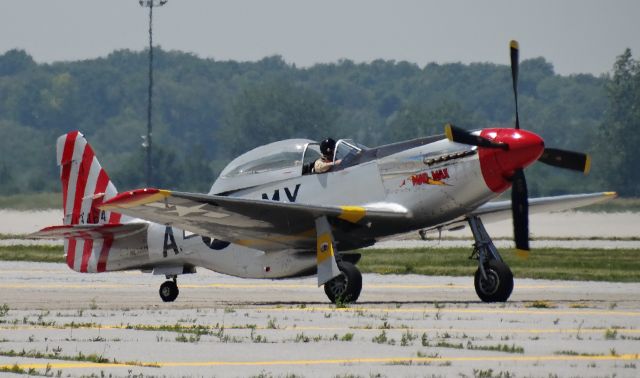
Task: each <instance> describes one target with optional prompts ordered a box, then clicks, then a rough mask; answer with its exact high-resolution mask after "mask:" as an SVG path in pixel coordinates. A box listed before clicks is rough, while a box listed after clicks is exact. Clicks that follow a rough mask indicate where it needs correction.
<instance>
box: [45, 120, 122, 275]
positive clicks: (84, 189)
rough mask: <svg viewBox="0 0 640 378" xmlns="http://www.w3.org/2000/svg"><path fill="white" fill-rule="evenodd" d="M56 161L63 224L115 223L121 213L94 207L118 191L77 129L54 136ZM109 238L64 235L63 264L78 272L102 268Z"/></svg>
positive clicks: (111, 239) (107, 252)
mask: <svg viewBox="0 0 640 378" xmlns="http://www.w3.org/2000/svg"><path fill="white" fill-rule="evenodd" d="M56 155H57V156H56V157H57V163H58V165H59V166H60V180H61V182H62V206H63V211H64V219H63V223H64V224H65V225H86V224H118V223H121V222H123V221H124V219H122V215H121V214H119V213H114V212H110V211H101V210H99V209H98V206H99V205H100V204H101V203H102V202H104V201H106V200H108V199H110V198H112V197H114V196H115V195H116V194H118V192H117V190H116V187H115V186H114V185H113V183H112V182H111V180H110V179H109V176H108V175H107V172H106V171H105V170H104V169H103V168H102V166H101V165H100V162H98V159H97V158H96V156H95V153H94V152H93V148H91V145H89V143H88V142H87V140H86V139H85V138H84V135H82V134H81V133H80V132H79V131H72V132H70V133H67V134H65V135H62V136H60V137H59V138H58V141H57V145H56ZM112 242H113V238H112V237H111V236H105V238H103V239H100V240H94V239H92V238H91V237H90V236H89V235H86V237H69V238H65V241H64V251H65V253H66V260H67V265H68V266H69V267H70V268H71V269H73V270H76V271H78V272H91V271H97V272H101V271H105V269H106V260H107V256H108V254H109V250H110V248H111V244H112Z"/></svg>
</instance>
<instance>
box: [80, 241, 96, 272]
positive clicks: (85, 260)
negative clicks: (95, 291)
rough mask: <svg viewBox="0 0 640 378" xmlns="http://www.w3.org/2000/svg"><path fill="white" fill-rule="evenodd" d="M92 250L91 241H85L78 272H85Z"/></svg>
mask: <svg viewBox="0 0 640 378" xmlns="http://www.w3.org/2000/svg"><path fill="white" fill-rule="evenodd" d="M92 250H93V239H87V240H85V241H84V246H83V248H82V262H81V263H80V271H81V272H83V273H86V272H87V267H88V265H89V258H90V257H91V251H92Z"/></svg>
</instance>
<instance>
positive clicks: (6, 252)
mask: <svg viewBox="0 0 640 378" xmlns="http://www.w3.org/2000/svg"><path fill="white" fill-rule="evenodd" d="M0 261H38V262H56V263H62V262H64V249H63V247H62V246H61V245H56V246H49V245H11V246H0Z"/></svg>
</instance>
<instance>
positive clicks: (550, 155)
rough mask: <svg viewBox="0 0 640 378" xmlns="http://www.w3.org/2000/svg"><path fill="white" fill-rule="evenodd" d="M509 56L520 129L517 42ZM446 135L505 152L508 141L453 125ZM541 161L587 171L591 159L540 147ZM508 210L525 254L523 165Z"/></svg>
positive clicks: (515, 173) (526, 217) (514, 179)
mask: <svg viewBox="0 0 640 378" xmlns="http://www.w3.org/2000/svg"><path fill="white" fill-rule="evenodd" d="M509 48H510V55H511V79H512V82H513V96H514V100H515V111H516V123H515V129H516V130H519V129H520V117H519V114H518V67H519V46H518V42H517V41H511V42H510V44H509ZM445 133H446V135H447V138H448V139H449V140H451V141H454V142H457V143H462V144H467V145H472V146H477V147H481V148H497V149H502V150H505V151H509V144H508V143H503V142H497V141H494V140H491V139H489V138H485V137H483V136H480V135H475V134H472V133H470V132H468V131H467V130H464V129H461V128H459V127H456V126H453V125H446V126H445ZM538 161H541V162H543V163H545V164H548V165H551V166H554V167H559V168H565V169H570V170H574V171H580V172H584V174H585V175H586V174H587V173H589V169H590V166H591V159H590V158H589V155H587V154H583V153H580V152H573V151H565V150H560V149H557V148H544V150H543V152H542V155H541V156H540V157H539V158H538ZM508 179H509V180H510V181H511V183H512V184H511V185H512V186H511V212H512V217H513V235H514V240H515V244H516V249H517V250H518V254H519V255H521V256H527V255H528V253H529V201H528V192H527V180H526V178H525V176H524V169H523V167H519V168H517V169H515V170H514V171H513V174H512V175H511V177H508Z"/></svg>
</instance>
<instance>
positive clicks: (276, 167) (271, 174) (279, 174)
mask: <svg viewBox="0 0 640 378" xmlns="http://www.w3.org/2000/svg"><path fill="white" fill-rule="evenodd" d="M307 147H309V148H307ZM318 157H320V152H319V148H318V143H317V142H316V141H313V140H310V139H287V140H281V141H278V142H274V143H269V144H266V145H264V146H260V147H256V148H254V149H253V150H251V151H248V152H246V153H244V154H242V155H240V156H238V157H237V158H235V159H234V160H233V161H231V163H229V164H228V165H227V166H226V168H225V169H224V170H223V171H222V173H221V174H220V177H219V178H218V179H217V180H216V182H215V183H214V184H213V187H212V188H211V192H210V193H223V192H228V191H231V190H236V189H241V188H246V187H251V186H255V185H260V184H264V183H267V182H272V181H278V180H283V179H287V178H291V177H297V176H301V175H302V168H303V164H308V162H313V161H315V160H316V159H317V158H318Z"/></svg>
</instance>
